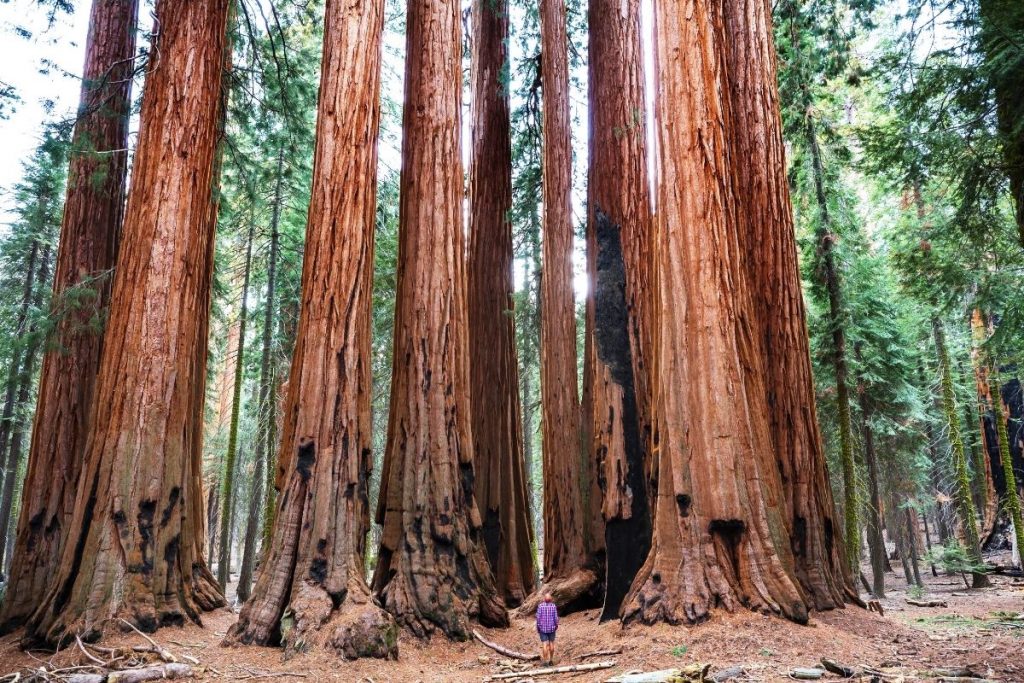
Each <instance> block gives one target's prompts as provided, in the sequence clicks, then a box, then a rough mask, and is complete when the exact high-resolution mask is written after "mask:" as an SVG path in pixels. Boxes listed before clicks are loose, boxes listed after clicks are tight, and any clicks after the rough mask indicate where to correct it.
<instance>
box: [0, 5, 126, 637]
mask: <svg viewBox="0 0 1024 683" xmlns="http://www.w3.org/2000/svg"><path fill="white" fill-rule="evenodd" d="M137 13H138V0H94V2H93V5H92V13H91V15H90V18H89V36H88V39H87V42H86V48H85V66H84V67H83V70H82V74H83V83H82V92H81V99H80V103H79V117H78V120H77V121H76V124H75V132H74V138H73V142H72V148H73V152H72V156H71V164H70V168H69V169H68V190H67V198H66V201H65V204H64V216H63V221H62V224H61V236H60V248H59V249H58V250H57V267H56V271H55V273H54V282H53V292H54V300H53V306H54V309H55V312H57V313H58V314H59V315H60V316H61V317H60V322H59V325H58V328H57V330H56V332H55V339H54V341H55V342H56V343H57V345H58V348H57V349H55V350H52V351H50V352H49V353H47V354H46V356H45V357H44V359H43V366H42V371H41V374H40V379H39V394H38V399H37V403H36V412H35V420H34V423H33V428H32V441H31V448H30V450H29V456H28V470H27V472H26V476H25V483H24V486H23V488H22V491H23V493H22V504H21V514H20V517H19V522H18V533H17V540H16V541H15V546H14V553H13V562H12V564H11V572H10V582H9V583H8V585H7V599H6V600H5V601H4V604H3V607H2V609H0V623H3V624H4V625H5V627H9V626H11V625H13V624H16V623H19V622H21V621H23V620H24V619H25V618H26V617H28V615H29V614H30V613H31V612H32V610H33V609H34V608H35V606H36V605H37V604H38V601H39V596H40V595H41V594H42V593H43V591H44V590H45V588H46V586H47V583H48V581H49V579H50V578H51V575H52V574H53V571H54V569H55V568H56V564H57V560H58V558H59V556H60V552H61V550H62V547H63V541H64V538H65V537H66V535H67V533H68V529H69V522H70V514H71V509H72V506H73V505H74V495H75V482H77V480H78V473H79V469H80V463H81V457H82V449H83V447H84V443H85V438H86V431H87V427H88V424H87V419H88V416H89V409H90V406H91V404H92V396H93V388H94V385H95V379H96V372H97V369H98V367H99V358H100V348H101V345H102V339H103V337H102V333H100V332H99V331H98V330H97V324H98V321H99V319H100V318H101V317H102V315H103V312H104V309H105V308H106V306H107V304H108V301H109V289H110V274H109V271H110V270H111V269H112V268H113V266H114V259H115V254H116V242H117V233H118V230H119V229H120V227H121V215H122V206H123V200H124V191H125V176H126V173H127V160H128V151H127V149H126V148H127V146H128V111H129V107H130V104H131V82H132V79H131V78H130V77H129V76H130V74H131V72H132V68H133V61H132V58H133V57H134V56H135V24H136V19H137ZM73 288H74V289H73ZM86 291H89V292H92V293H91V294H86V295H85V296H82V294H84V293H85V292H86ZM71 292H74V293H75V294H74V296H70V294H71Z"/></svg>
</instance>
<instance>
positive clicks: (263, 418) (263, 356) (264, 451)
mask: <svg viewBox="0 0 1024 683" xmlns="http://www.w3.org/2000/svg"><path fill="white" fill-rule="evenodd" d="M283 171H284V149H283V148H282V149H281V151H280V152H279V153H278V155H277V174H276V176H275V179H274V208H273V211H272V214H271V218H270V254H269V256H268V259H269V263H268V266H267V295H266V301H265V302H264V304H263V332H262V334H263V338H262V349H261V351H260V380H259V382H260V384H259V387H260V388H259V398H258V400H257V408H256V410H257V420H256V422H257V426H256V432H257V437H256V454H255V459H256V468H255V471H254V472H253V475H252V486H251V487H250V489H249V510H248V514H247V515H246V521H245V545H244V548H243V550H242V568H241V569H240V570H239V572H238V599H239V601H241V602H245V601H246V600H248V599H249V589H250V587H251V585H252V574H253V568H254V566H255V564H256V536H257V534H259V533H260V531H259V528H258V527H259V525H260V522H261V521H262V520H263V519H266V517H265V516H263V515H260V506H261V505H266V504H267V503H269V502H271V501H268V500H266V499H265V497H264V495H263V489H262V487H263V486H264V485H265V484H266V481H265V480H266V475H265V474H264V473H265V472H266V471H267V470H268V469H273V468H272V467H271V466H270V463H269V462H268V460H269V458H270V453H271V452H272V447H271V446H270V444H269V443H268V439H269V438H270V434H271V431H270V429H269V428H268V427H269V425H270V423H271V422H273V421H275V420H276V419H277V416H276V415H275V414H274V413H275V412H276V411H275V410H274V404H273V402H272V393H273V391H272V388H271V385H270V383H271V381H272V378H271V374H270V373H271V370H270V360H271V359H270V355H271V351H272V349H273V328H274V305H275V301H274V288H275V286H276V279H277V249H278V221H279V219H280V216H281V201H282V194H283V185H284V182H283ZM266 533H267V532H266V531H264V533H263V539H264V540H265V541H266V540H268V539H267V535H266ZM266 547H267V544H266V543H264V548H266Z"/></svg>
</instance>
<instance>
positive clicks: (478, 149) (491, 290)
mask: <svg viewBox="0 0 1024 683" xmlns="http://www.w3.org/2000/svg"><path fill="white" fill-rule="evenodd" d="M472 26H473V36H472V45H473V55H472V74H471V80H472V86H473V102H472V105H473V106H472V118H473V121H472V126H473V137H472V144H473V149H472V154H471V157H470V167H469V254H468V261H467V266H468V277H469V287H468V298H469V341H470V344H469V371H470V385H471V390H470V398H471V399H472V405H473V411H472V412H473V415H472V417H473V424H472V427H473V454H474V457H475V463H474V464H475V470H476V501H477V505H479V508H480V515H481V517H482V518H483V520H482V521H483V540H484V545H485V546H486V548H487V556H488V559H489V560H490V562H491V567H492V568H493V569H494V574H495V576H494V579H495V583H496V584H497V588H498V592H499V593H500V594H501V595H502V596H503V597H504V598H505V602H506V603H507V604H509V605H516V604H519V603H520V602H522V601H523V599H524V598H525V597H526V596H527V595H528V594H529V593H530V592H531V591H532V590H533V584H534V565H533V524H532V523H531V521H530V508H529V498H528V496H527V485H526V472H525V468H524V463H523V438H522V421H521V416H520V407H519V371H518V364H517V360H516V346H515V328H514V326H513V318H512V309H513V304H512V290H513V286H514V285H513V282H512V223H511V221H510V220H509V211H510V210H511V208H512V142H511V131H510V121H509V93H508V84H507V83H506V82H505V80H504V78H503V74H505V73H506V69H507V66H508V2H507V0H506V1H505V2H494V0H477V1H476V2H475V3H474V4H473V25H472Z"/></svg>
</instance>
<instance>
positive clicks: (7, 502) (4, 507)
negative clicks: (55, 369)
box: [0, 244, 50, 569]
mask: <svg viewBox="0 0 1024 683" xmlns="http://www.w3.org/2000/svg"><path fill="white" fill-rule="evenodd" d="M35 279H36V280H37V283H36V285H35V292H34V293H33V299H34V301H33V307H34V308H35V309H36V310H37V311H38V310H41V309H42V306H43V288H44V287H46V286H47V285H49V284H50V245H48V244H44V245H43V247H42V253H41V254H40V255H39V270H38V272H37V273H36V278H35ZM27 333H28V341H27V343H26V344H25V359H24V361H23V363H22V366H21V372H20V373H19V374H18V395H17V398H16V399H15V404H14V425H13V427H14V428H13V429H12V430H11V443H10V449H9V450H8V452H7V463H6V472H4V486H3V495H2V497H0V568H4V569H6V568H7V566H8V565H9V564H10V559H11V558H10V555H9V554H8V552H7V551H8V539H9V538H10V536H11V532H13V531H14V530H13V529H12V528H11V526H12V525H11V508H12V507H13V505H14V486H15V484H16V483H17V479H18V471H19V470H20V468H21V451H22V445H23V444H24V441H25V429H26V426H27V425H26V421H27V420H29V419H30V416H29V415H27V414H26V413H27V411H28V403H29V399H30V397H31V394H32V384H33V380H35V374H36V358H37V356H38V355H39V341H40V340H39V330H38V328H37V327H36V324H35V322H32V323H31V324H30V325H29V327H28V330H27Z"/></svg>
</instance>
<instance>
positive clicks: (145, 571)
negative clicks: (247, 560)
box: [28, 0, 229, 643]
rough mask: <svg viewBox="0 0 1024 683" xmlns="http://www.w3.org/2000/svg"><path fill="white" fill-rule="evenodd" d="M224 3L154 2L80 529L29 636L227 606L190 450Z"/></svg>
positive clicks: (155, 622)
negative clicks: (204, 548)
mask: <svg viewBox="0 0 1024 683" xmlns="http://www.w3.org/2000/svg"><path fill="white" fill-rule="evenodd" d="M228 5H229V2H228V0H207V1H203V2H196V1H194V0H192V1H189V2H185V1H183V0H161V1H160V2H158V3H157V7H156V16H157V19H158V21H159V25H160V33H159V36H158V38H157V43H158V44H157V49H156V50H154V54H159V55H160V56H159V61H154V63H153V64H152V68H151V70H150V72H149V75H148V78H147V85H146V91H145V93H144V95H143V103H142V114H141V124H140V130H139V143H138V153H137V155H136V157H135V163H134V172H133V177H132V187H131V192H130V194H129V199H128V207H127V210H126V213H125V220H124V228H123V231H122V240H121V247H120V252H119V254H118V259H117V269H116V274H115V277H114V282H113V289H112V292H111V307H110V322H109V324H108V326H107V332H106V337H105V340H104V347H103V351H102V353H101V359H100V368H99V373H98V377H97V381H96V389H95V393H94V395H95V399H94V403H93V412H92V415H91V420H90V427H89V437H88V440H87V445H86V448H85V449H84V451H83V452H84V461H83V470H82V474H81V476H80V478H79V481H78V495H77V497H76V500H75V508H74V514H73V516H72V531H71V533H70V535H69V537H68V539H67V542H66V545H65V548H64V551H63V552H62V554H61V559H60V564H59V566H58V569H57V571H56V576H55V580H54V583H53V587H52V588H51V589H50V590H49V591H48V593H47V595H46V597H45V599H44V600H43V602H42V604H41V605H40V607H39V608H38V609H37V610H36V612H35V613H34V614H33V615H32V616H31V618H30V619H29V622H28V636H29V638H31V639H39V640H44V641H47V642H51V643H53V642H56V641H57V640H59V639H60V638H61V637H62V636H63V635H64V634H65V633H67V632H69V631H74V632H78V633H83V634H85V635H86V636H89V637H94V636H96V635H98V633H99V632H100V630H101V629H102V628H103V627H104V625H105V624H106V622H107V621H108V620H109V619H111V618H112V617H123V618H125V619H127V620H129V621H131V622H132V623H133V624H135V625H136V626H137V627H139V628H141V629H144V630H148V631H152V630H155V629H156V628H158V627H160V626H163V625H168V624H180V623H183V622H184V621H186V620H192V621H196V622H198V621H199V615H200V611H201V610H203V609H208V608H211V607H213V606H214V605H215V604H218V603H220V604H222V603H223V598H222V597H221V596H220V595H219V594H218V593H217V592H216V590H214V589H212V588H211V587H210V586H208V585H206V580H207V579H208V572H207V571H206V568H205V564H204V562H203V558H202V555H201V552H200V548H199V544H200V539H199V534H201V533H202V529H201V517H199V516H198V515H197V514H196V512H197V510H198V511H201V509H202V490H201V485H200V473H199V471H198V467H199V461H198V452H197V449H195V448H194V447H195V446H196V445H197V443H198V439H199V438H200V436H199V434H198V431H197V426H198V425H197V420H196V417H197V404H198V409H200V410H201V406H202V401H201V394H202V391H201V386H202V383H203V381H204V380H205V377H204V376H203V375H202V374H201V371H202V370H204V369H205V362H204V361H203V359H204V357H205V344H206V338H205V336H203V335H205V332H206V324H207V316H206V311H207V310H208V301H209V287H210V282H209V279H208V276H209V274H210V263H211V262H212V259H211V257H212V242H213V233H214V230H213V227H214V226H213V223H212V221H210V216H211V215H212V192H211V188H212V185H213V177H212V176H213V169H214V157H215V151H216V141H217V121H218V110H219V106H220V100H219V95H220V86H221V71H222V69H223V65H224V50H225V44H226V36H225V24H226V17H227V10H228ZM197 526H198V527H200V528H197ZM197 582H199V585H198V586H197Z"/></svg>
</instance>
